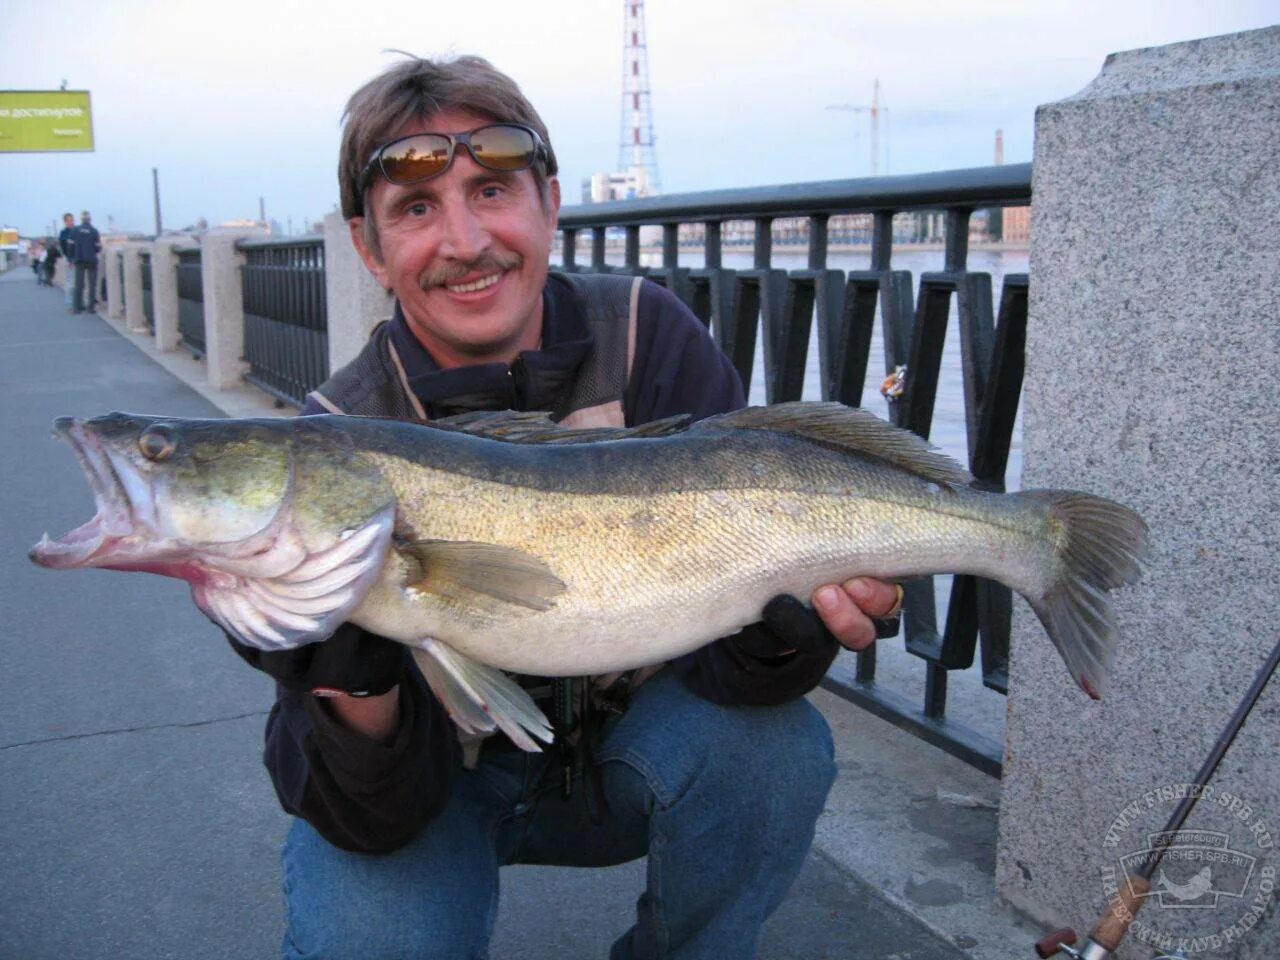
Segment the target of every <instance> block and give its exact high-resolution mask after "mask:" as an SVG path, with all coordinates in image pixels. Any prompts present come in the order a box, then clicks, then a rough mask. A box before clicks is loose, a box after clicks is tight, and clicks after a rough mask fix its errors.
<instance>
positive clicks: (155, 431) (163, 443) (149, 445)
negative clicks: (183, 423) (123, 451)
mask: <svg viewBox="0 0 1280 960" xmlns="http://www.w3.org/2000/svg"><path fill="white" fill-rule="evenodd" d="M138 449H139V450H140V451H141V452H142V455H143V456H144V457H146V458H147V459H148V460H155V461H160V460H167V459H169V457H171V456H172V455H173V451H175V450H177V449H178V438H177V437H176V436H175V435H174V432H173V427H171V426H169V425H168V424H167V423H157V424H156V425H155V426H153V427H147V429H146V430H144V431H143V432H142V436H140V437H138Z"/></svg>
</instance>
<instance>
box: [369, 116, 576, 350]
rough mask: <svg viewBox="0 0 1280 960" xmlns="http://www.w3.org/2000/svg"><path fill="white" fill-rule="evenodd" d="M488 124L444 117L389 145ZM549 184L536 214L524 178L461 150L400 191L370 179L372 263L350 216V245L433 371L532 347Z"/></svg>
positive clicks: (538, 320)
mask: <svg viewBox="0 0 1280 960" xmlns="http://www.w3.org/2000/svg"><path fill="white" fill-rule="evenodd" d="M492 122H493V121H492V120H490V119H488V118H486V117H480V116H476V115H475V114H472V113H468V112H465V111H459V110H445V111H443V112H441V113H438V114H436V115H435V116H433V117H432V118H431V119H430V120H427V121H425V122H423V121H413V122H411V123H409V124H407V125H406V126H405V127H403V128H402V129H401V130H400V131H399V132H398V133H397V135H396V137H394V138H392V139H398V138H399V137H403V136H409V135H410V134H415V133H461V132H463V131H467V130H474V129H476V128H477V127H482V126H484V125H485V124H488V123H492ZM549 186H550V193H551V197H550V202H549V203H548V204H547V206H545V207H544V206H543V204H542V201H541V197H540V195H539V191H538V186H537V183H536V181H535V180H534V178H533V172H532V171H531V170H521V171H518V172H515V173H502V172H497V171H493V170H486V169H485V168H484V167H481V166H479V165H478V164H477V163H476V162H475V161H474V160H472V159H471V155H470V154H469V153H467V151H466V150H465V149H463V148H459V149H458V150H457V151H456V152H455V154H454V158H453V165H452V166H451V167H450V168H449V169H448V171H446V172H445V173H444V174H442V175H441V176H438V177H435V178H434V179H431V180H426V181H423V182H421V183H413V184H408V185H404V186H400V185H397V184H393V183H389V182H388V181H387V180H386V178H385V177H383V176H382V175H381V173H375V174H374V177H373V181H372V186H371V188H370V189H369V191H368V192H367V193H366V196H365V207H366V210H368V211H369V212H370V213H371V214H372V215H373V217H374V219H375V222H376V223H377V227H378V238H379V242H380V247H381V254H380V256H377V255H375V254H374V253H373V251H372V250H370V249H368V247H367V245H366V244H365V242H364V237H363V233H362V227H363V223H362V219H361V218H359V217H356V218H353V219H352V220H351V222H350V228H351V237H352V240H353V242H354V243H355V245H356V249H357V250H358V251H359V252H360V256H361V257H362V258H363V259H364V262H365V265H366V266H367V267H368V268H369V270H370V271H371V272H372V273H373V275H374V276H375V277H377V278H378V280H379V281H380V282H381V283H382V284H383V286H385V287H388V288H390V289H391V291H392V292H393V293H395V295H396V297H397V299H398V300H399V301H400V305H401V307H402V308H403V310H404V315H405V319H406V320H407V321H408V322H409V326H410V328H411V329H412V330H413V333H414V335H415V336H416V337H417V338H418V340H419V341H421V342H422V344H423V346H425V347H426V348H427V349H428V350H429V351H430V352H431V354H432V356H433V357H435V359H436V360H437V361H438V362H439V363H440V364H441V365H442V366H444V367H454V366H462V365H465V364H472V363H491V362H494V361H503V362H510V361H511V360H513V359H514V358H515V356H516V354H517V353H519V352H520V351H521V350H527V349H532V348H533V347H535V346H536V345H537V343H538V338H539V337H540V336H541V332H542V288H543V285H544V284H545V283H546V279H547V258H548V256H549V255H550V253H551V244H552V240H553V239H554V237H555V227H556V215H557V213H558V212H559V209H560V185H559V184H558V183H557V182H556V181H555V180H552V181H551V182H550V184H549Z"/></svg>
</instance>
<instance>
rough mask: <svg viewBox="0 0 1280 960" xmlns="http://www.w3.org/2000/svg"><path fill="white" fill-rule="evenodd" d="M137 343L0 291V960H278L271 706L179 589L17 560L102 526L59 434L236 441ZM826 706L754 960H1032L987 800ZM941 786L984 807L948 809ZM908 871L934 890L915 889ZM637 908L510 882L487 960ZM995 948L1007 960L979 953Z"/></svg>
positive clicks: (545, 946) (620, 872) (597, 934)
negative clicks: (799, 845)
mask: <svg viewBox="0 0 1280 960" xmlns="http://www.w3.org/2000/svg"><path fill="white" fill-rule="evenodd" d="M132 339H133V338H130V337H128V336H127V335H121V334H120V333H119V332H118V331H117V329H116V328H114V327H113V325H112V324H110V323H108V322H107V321H106V320H104V319H101V318H99V317H96V316H92V315H80V316H71V315H69V314H68V313H67V312H66V311H65V309H64V307H63V299H62V292H61V291H60V290H57V289H47V288H43V287H37V286H36V284H35V283H34V280H32V279H31V274H30V272H29V271H26V270H15V271H13V272H12V273H10V274H8V275H5V276H3V277H0V403H2V404H3V408H4V410H5V411H6V416H5V418H4V421H3V431H4V432H3V442H2V443H0V450H3V455H2V456H0V490H3V491H4V497H3V505H2V506H0V536H2V537H3V543H4V544H5V545H6V549H5V550H4V551H3V554H2V555H0V609H3V610H4V611H5V626H6V629H5V630H4V633H3V635H2V636H0V662H3V664H4V667H3V670H0V849H3V851H4V855H3V857H0V890H3V891H4V894H3V896H0V956H3V957H15V958H22V960H42V958H59V960H64V958H72V957H85V958H89V957H93V958H98V957H129V958H131V960H144V958H152V957H157V958H158V957H181V958H185V960H197V958H218V960H232V958H240V957H244V958H264V957H270V956H273V955H275V953H276V951H277V949H278V944H279V940H280V935H281V929H282V927H281V910H280V895H279V885H280V875H279V864H278V860H277V849H278V845H279V842H280V839H281V837H282V835H283V832H284V830H285V828H286V825H287V818H286V817H285V816H284V814H282V813H281V811H280V810H279V808H278V806H277V805H276V801H275V797H274V795H273V793H272V791H271V787H270V784H269V782H268V780H267V777H266V774H265V772H264V771H263V769H262V767H261V764H260V760H259V745H260V742H261V735H262V725H263V720H264V717H265V715H266V711H267V707H268V705H269V704H270V701H271V690H270V685H269V683H268V681H267V680H266V678H264V677H263V676H261V675H259V674H256V673H255V672H253V671H251V670H247V669H246V668H245V667H244V666H243V664H241V663H240V662H239V661H238V660H237V659H236V658H235V657H234V655H233V654H232V653H231V652H230V651H229V650H228V649H227V647H226V645H225V644H224V643H223V642H222V640H221V638H220V637H219V636H218V634H217V631H215V630H214V629H213V628H212V627H211V626H210V625H209V623H208V622H207V621H206V620H205V619H204V617H203V616H202V615H201V614H200V613H199V612H198V611H197V610H196V609H195V607H194V606H193V605H192V604H191V603H190V601H189V597H188V594H187V589H186V587H185V586H184V585H183V584H181V583H179V582H177V581H173V580H168V579H164V578H160V577H143V576H124V575H121V574H114V573H107V572H100V571H73V572H60V573H59V572H51V571H47V570H42V569H39V568H37V567H35V566H33V565H32V564H31V563H29V562H28V560H27V558H26V551H27V549H28V547H29V546H30V545H31V544H32V543H34V542H35V541H36V540H38V539H39V537H40V534H41V532H42V531H43V530H48V531H49V532H50V533H51V534H53V535H56V534H60V533H62V532H63V531H65V530H68V529H70V528H71V527H73V526H75V525H77V524H79V523H80V522H82V521H83V520H85V519H86V518H87V517H88V516H89V515H90V514H91V512H92V507H91V502H92V501H91V497H90V496H89V493H88V489H87V487H86V484H85V482H84V479H83V478H82V476H81V473H80V470H79V468H78V467H77V466H76V464H75V463H74V460H73V458H72V457H71V455H70V453H69V452H68V450H67V449H66V448H65V447H64V445H63V444H61V443H57V442H55V441H53V440H51V439H50V436H49V427H50V424H51V422H52V420H53V419H54V417H56V416H59V415H63V414H71V415H75V416H93V415H97V414H100V413H104V412H106V411H110V410H128V411H135V412H145V413H163V414H169V415H175V416H220V415H222V414H221V412H220V410H219V408H218V407H217V406H215V405H214V404H213V403H212V402H211V401H210V400H209V399H207V398H206V397H204V396H201V395H200V394H199V393H197V392H195V391H194V390H192V389H191V388H190V387H188V386H187V385H186V384H184V383H183V382H182V381H181V380H180V379H178V378H177V377H175V376H174V375H173V374H172V373H170V372H169V371H168V370H166V369H165V368H164V367H162V366H160V365H159V364H157V363H156V362H153V360H152V359H151V358H150V357H149V356H148V355H147V353H146V352H145V351H140V350H139V349H138V346H137V344H136V343H135V342H131V340H132ZM183 362H186V363H190V361H183V360H171V361H168V365H169V366H170V367H171V368H173V369H179V367H175V366H174V364H179V365H180V364H181V363H183ZM818 699H819V700H820V703H821V705H822V707H823V709H824V710H825V711H827V713H828V716H829V717H831V718H832V721H833V725H834V726H835V727H836V729H837V733H838V737H839V739H840V742H841V748H840V749H841V763H842V767H843V769H844V770H845V775H844V776H842V777H841V783H840V784H839V785H838V787H837V789H836V791H835V792H833V795H832V801H831V804H830V810H829V813H828V815H827V816H826V817H824V820H823V822H822V824H821V825H820V831H819V838H820V842H819V844H818V845H817V846H816V847H815V851H814V853H813V854H812V855H811V857H810V859H809V861H808V863H807V865H806V867H805V870H804V872H803V874H802V876H801V878H800V880H799V881H798V883H797V884H796V886H795V888H794V890H793V891H792V894H791V896H790V898H789V899H788V901H787V902H786V904H785V905H784V906H783V908H782V909H781V910H780V911H779V913H778V914H777V915H776V916H775V917H774V918H773V919H772V920H771V921H770V923H769V925H768V926H767V928H766V931H765V935H764V941H763V944H762V950H761V956H762V957H765V958H774V960H819V958H824V957H825V958H854V957H857V958H864V960H876V958H884V960H890V958H896V960H951V958H962V957H965V956H969V954H968V953H966V952H964V951H962V950H961V949H959V948H958V946H957V945H959V946H963V947H966V948H970V947H975V946H981V947H983V950H982V952H981V954H980V955H981V956H982V957H983V958H984V960H987V958H991V957H996V956H1005V955H1008V956H1026V955H1028V953H1027V945H1028V944H1029V939H1028V938H1029V937H1030V932H1029V930H1028V931H1026V932H1024V931H1019V930H1017V929H1016V928H1015V927H1013V926H1010V924H1011V923H1012V921H1010V920H1009V919H1008V918H1007V917H1001V916H997V915H996V912H995V908H994V905H993V904H990V903H989V901H990V896H989V886H990V879H989V870H990V864H989V862H988V861H989V860H990V859H991V855H990V851H991V849H993V844H994V835H995V833H994V830H995V819H994V812H993V810H992V809H991V805H990V802H989V798H990V796H991V795H992V794H993V793H994V791H995V789H996V785H995V784H994V781H989V780H987V779H986V778H984V777H983V776H982V775H981V774H977V773H975V772H973V771H970V770H969V769H968V768H965V767H963V765H958V764H956V763H955V762H954V761H951V760H950V759H949V758H946V757H944V756H942V755H941V754H939V753H937V752H936V751H933V750H932V748H927V747H924V745H922V744H919V742H918V741H914V740H912V739H911V738H909V737H906V736H905V735H903V734H900V733H899V732H898V731H896V730H893V729H892V728H890V727H888V726H887V725H885V724H882V723H880V721H876V720H874V718H870V717H868V716H867V715H866V714H863V713H861V712H860V711H857V710H855V709H854V708H852V707H849V706H848V705H847V704H843V702H842V701H837V700H835V698H832V697H829V696H827V695H819V697H818ZM877 738H878V739H877ZM895 738H898V739H895ZM872 740H874V741H875V742H874V743H872V742H871V741H872ZM903 762H907V763H908V767H907V768H901V767H900V765H901V763H903ZM912 763H914V764H916V766H915V767H910V764H912ZM894 765H899V766H897V767H895V766H894ZM894 776H898V777H900V778H906V777H909V778H910V781H911V782H909V783H908V782H905V779H900V780H894V779H893V777H894ZM944 784H946V785H948V789H949V790H953V791H954V790H959V791H961V792H962V793H964V792H966V791H967V793H968V794H975V793H977V794H985V797H986V799H985V800H984V799H983V798H982V797H978V798H977V800H976V801H975V802H976V804H977V805H976V806H972V805H971V806H967V807H957V806H954V800H948V799H947V796H948V795H944V791H943V785H944ZM965 802H966V803H967V802H968V801H965ZM984 804H985V806H984ZM868 827H874V830H868V829H867V828H868ZM894 831H898V832H897V833H895V832H894ZM873 833H874V834H878V835H879V836H871V834H873ZM877 843H878V844H879V845H878V846H877ZM920 843H923V847H920V846H919V844H920ZM904 853H905V854H906V856H907V858H908V859H912V860H913V862H914V859H913V858H916V857H917V856H918V857H919V864H918V865H919V868H920V870H922V871H924V872H923V873H920V872H915V867H914V866H913V867H912V868H911V869H910V870H904V867H903V854H904ZM931 864H932V865H931ZM855 870H856V871H857V872H856V873H855V872H854V871H855ZM948 871H950V872H948ZM966 871H967V872H966ZM859 874H860V875H861V877H862V878H860V876H859ZM904 877H905V879H904ZM984 877H985V878H986V879H985V880H984V879H983V878H984ZM863 878H865V879H863ZM975 878H976V879H975ZM984 883H985V884H986V885H987V886H986V887H984V886H983V884H984ZM642 884H643V864H642V863H636V864H630V865H626V866H623V867H618V868H614V869H610V870H600V871H575V870H568V869H551V868H531V867H520V868H510V869H508V870H507V871H505V872H504V874H503V890H504V897H503V907H502V913H501V916H500V918H499V926H498V932H497V934H496V937H495V943H494V947H493V956H494V957H495V958H504V960H505V958H516V960H521V958H529V960H535V958H536V960H544V958H547V957H551V956H558V957H565V958H584V960H585V958H601V957H604V956H605V955H606V953H607V950H608V945H609V943H610V942H611V941H612V940H613V939H614V938H615V937H616V936H617V935H618V934H620V933H621V932H622V931H623V930H624V929H625V928H626V927H627V926H628V924H629V923H630V918H631V916H632V910H633V904H634V900H635V897H636V896H637V894H638V893H639V892H640V889H641V887H642ZM966 903H967V905H968V910H967V912H966V911H965V910H964V909H962V910H961V911H960V912H959V913H957V912H956V904H960V905H961V907H962V908H963V907H964V906H965V905H966ZM913 904H914V906H916V907H919V909H913V910H912V911H910V912H909V911H908V910H905V909H903V906H912V905H913ZM931 909H933V910H934V911H935V912H934V913H933V914H929V910H931ZM948 911H950V912H948ZM1010 931H1013V932H1010ZM939 932H943V933H945V934H947V936H946V937H945V938H944V937H943V936H940V935H939ZM1011 938H1013V939H1011ZM1015 939H1016V941H1017V942H1016V943H1015ZM993 942H998V943H999V944H1000V946H1001V948H1002V949H1000V950H998V951H994V952H992V951H989V950H987V949H986V948H987V947H989V946H990V945H991V944H992V943H993ZM1005 948H1007V953H1006V949H1005ZM976 955H979V954H975V956H976ZM726 960H732V958H726Z"/></svg>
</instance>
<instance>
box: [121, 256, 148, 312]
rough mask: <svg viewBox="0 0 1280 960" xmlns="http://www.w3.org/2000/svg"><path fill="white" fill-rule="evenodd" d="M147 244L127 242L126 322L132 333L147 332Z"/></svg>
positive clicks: (125, 277) (125, 267)
mask: <svg viewBox="0 0 1280 960" xmlns="http://www.w3.org/2000/svg"><path fill="white" fill-rule="evenodd" d="M144 246H147V244H142V243H126V244H124V246H123V248H122V250H121V254H122V256H123V257H124V322H125V326H127V327H128V328H129V332H130V333H146V332H147V318H146V315H145V314H144V313H143V312H142V257H141V256H139V254H141V253H142V249H143V247H144Z"/></svg>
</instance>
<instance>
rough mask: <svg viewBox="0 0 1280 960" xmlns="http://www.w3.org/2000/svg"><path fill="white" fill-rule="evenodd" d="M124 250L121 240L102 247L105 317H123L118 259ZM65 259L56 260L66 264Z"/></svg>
mask: <svg viewBox="0 0 1280 960" xmlns="http://www.w3.org/2000/svg"><path fill="white" fill-rule="evenodd" d="M123 250H124V242H123V241H121V240H108V241H107V242H106V243H104V244H103V245H102V263H103V267H102V269H103V270H105V271H107V316H109V317H115V318H116V319H120V318H121V317H123V316H124V287H123V285H122V280H121V277H120V257H121V254H122V253H123ZM66 259H67V258H66V257H62V258H61V259H59V260H58V263H59V264H63V263H66Z"/></svg>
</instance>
